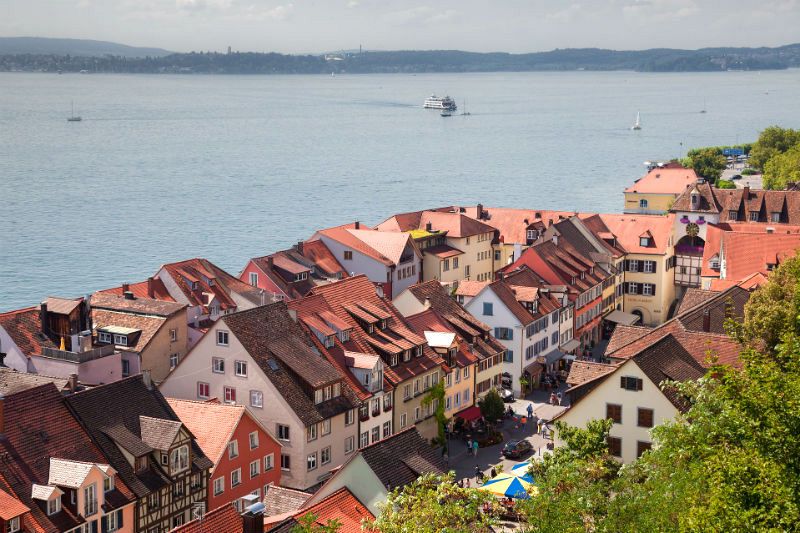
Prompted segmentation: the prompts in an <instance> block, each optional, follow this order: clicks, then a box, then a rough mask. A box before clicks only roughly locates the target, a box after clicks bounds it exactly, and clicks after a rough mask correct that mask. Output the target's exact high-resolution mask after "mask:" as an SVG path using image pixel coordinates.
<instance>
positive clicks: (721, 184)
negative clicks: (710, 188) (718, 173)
mask: <svg viewBox="0 0 800 533" xmlns="http://www.w3.org/2000/svg"><path fill="white" fill-rule="evenodd" d="M717 188H718V189H735V188H736V184H735V183H733V182H732V181H730V180H717Z"/></svg>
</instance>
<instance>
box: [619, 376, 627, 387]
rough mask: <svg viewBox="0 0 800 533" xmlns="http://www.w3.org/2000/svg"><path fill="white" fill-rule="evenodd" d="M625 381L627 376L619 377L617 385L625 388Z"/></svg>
mask: <svg viewBox="0 0 800 533" xmlns="http://www.w3.org/2000/svg"><path fill="white" fill-rule="evenodd" d="M626 381H627V378H626V377H625V376H622V377H620V378H619V386H620V387H621V388H623V389H624V388H625V384H626V383H625V382H626Z"/></svg>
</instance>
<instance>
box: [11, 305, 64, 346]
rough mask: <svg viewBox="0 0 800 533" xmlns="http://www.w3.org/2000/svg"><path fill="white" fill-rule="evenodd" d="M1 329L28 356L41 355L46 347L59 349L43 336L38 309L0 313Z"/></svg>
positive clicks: (31, 308) (29, 308) (28, 308)
mask: <svg viewBox="0 0 800 533" xmlns="http://www.w3.org/2000/svg"><path fill="white" fill-rule="evenodd" d="M0 327H2V328H3V329H4V330H5V331H6V333H8V335H9V337H11V340H12V341H14V344H16V345H17V347H18V348H19V349H20V351H22V353H23V354H25V355H26V356H30V355H38V354H41V353H42V348H45V347H46V348H58V346H56V345H55V344H54V343H53V341H51V340H50V339H49V338H48V337H46V336H44V335H42V334H41V331H42V326H41V320H40V318H39V308H38V307H27V308H25V309H19V310H17V311H9V312H7V313H0Z"/></svg>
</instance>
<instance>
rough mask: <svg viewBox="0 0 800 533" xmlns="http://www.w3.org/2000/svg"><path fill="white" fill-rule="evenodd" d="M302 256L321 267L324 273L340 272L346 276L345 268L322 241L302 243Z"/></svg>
mask: <svg viewBox="0 0 800 533" xmlns="http://www.w3.org/2000/svg"><path fill="white" fill-rule="evenodd" d="M303 256H304V257H306V258H308V260H309V261H311V262H312V263H314V265H315V266H316V267H317V268H319V269H321V270H322V272H324V273H325V274H326V275H334V274H337V273H339V272H341V273H342V274H343V275H344V276H347V270H345V269H344V267H343V266H342V265H341V264H340V263H339V261H337V260H336V257H335V256H334V255H333V253H332V252H331V251H330V249H329V248H328V247H327V246H325V243H324V242H322V241H309V242H305V243H303Z"/></svg>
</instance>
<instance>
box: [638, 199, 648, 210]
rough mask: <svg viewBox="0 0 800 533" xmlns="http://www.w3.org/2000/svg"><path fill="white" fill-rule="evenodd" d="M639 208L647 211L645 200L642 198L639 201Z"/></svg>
mask: <svg viewBox="0 0 800 533" xmlns="http://www.w3.org/2000/svg"><path fill="white" fill-rule="evenodd" d="M639 208H640V209H647V200H645V199H644V198H642V199H641V200H639Z"/></svg>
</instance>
